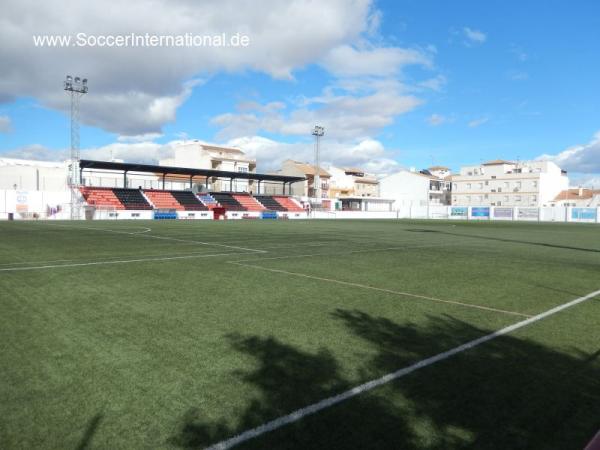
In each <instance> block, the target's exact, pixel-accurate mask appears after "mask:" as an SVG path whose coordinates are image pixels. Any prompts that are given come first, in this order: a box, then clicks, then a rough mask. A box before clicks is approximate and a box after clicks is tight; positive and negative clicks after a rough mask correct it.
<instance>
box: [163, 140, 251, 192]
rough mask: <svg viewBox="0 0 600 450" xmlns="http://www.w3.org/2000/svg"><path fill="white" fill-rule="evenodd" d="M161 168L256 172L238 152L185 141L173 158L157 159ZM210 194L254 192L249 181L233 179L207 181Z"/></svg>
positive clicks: (247, 158) (176, 149) (248, 160)
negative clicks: (212, 192)
mask: <svg viewBox="0 0 600 450" xmlns="http://www.w3.org/2000/svg"><path fill="white" fill-rule="evenodd" d="M159 165H161V166H172V167H188V168H194V169H214V170H224V171H229V172H245V173H255V172H256V160H255V159H252V158H249V157H247V156H246V154H245V153H244V152H243V151H242V150H240V149H239V148H232V147H220V146H216V145H209V144H205V143H202V142H200V141H197V140H194V141H187V142H183V143H181V144H179V145H177V146H176V147H175V151H174V157H173V158H166V159H161V160H160V161H159ZM208 185H209V189H210V190H213V191H229V190H232V191H235V192H249V191H252V190H255V189H254V188H255V186H254V185H253V182H252V181H248V180H240V179H236V180H233V181H230V180H229V179H209V180H208Z"/></svg>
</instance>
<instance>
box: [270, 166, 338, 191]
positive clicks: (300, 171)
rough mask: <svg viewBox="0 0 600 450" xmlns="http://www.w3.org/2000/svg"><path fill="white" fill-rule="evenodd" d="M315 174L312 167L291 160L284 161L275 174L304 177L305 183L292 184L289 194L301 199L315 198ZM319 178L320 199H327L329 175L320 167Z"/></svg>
mask: <svg viewBox="0 0 600 450" xmlns="http://www.w3.org/2000/svg"><path fill="white" fill-rule="evenodd" d="M315 173H316V172H315V166H314V165H312V164H308V163H303V162H298V161H293V160H291V159H287V160H285V161H284V162H283V164H282V166H281V170H280V171H278V172H277V174H280V175H289V176H297V177H306V181H304V182H303V183H294V184H293V185H292V187H291V192H290V193H291V195H295V196H297V197H302V198H303V199H309V198H315V197H316V196H317V189H316V186H315ZM319 177H320V182H321V198H329V188H330V180H331V174H330V173H329V172H328V171H327V170H325V169H324V168H322V167H321V168H320V170H319Z"/></svg>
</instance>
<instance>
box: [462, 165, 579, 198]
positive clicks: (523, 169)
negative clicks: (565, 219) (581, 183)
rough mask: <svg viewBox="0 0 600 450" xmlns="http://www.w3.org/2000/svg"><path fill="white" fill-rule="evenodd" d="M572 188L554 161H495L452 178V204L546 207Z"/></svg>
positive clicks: (469, 169) (469, 167) (474, 167)
mask: <svg viewBox="0 0 600 450" xmlns="http://www.w3.org/2000/svg"><path fill="white" fill-rule="evenodd" d="M568 186H569V179H568V177H567V173H566V172H565V171H563V170H561V169H560V167H558V166H557V165H556V164H554V163H553V162H551V161H529V162H511V161H505V160H494V161H488V162H486V163H483V164H480V165H475V166H466V167H462V168H461V169H460V174H458V175H453V176H452V204H453V205H461V206H468V205H475V206H534V207H535V206H546V205H549V204H550V203H551V202H552V201H553V200H554V199H555V198H556V196H557V195H558V194H559V193H560V192H561V191H563V190H565V189H567V188H568Z"/></svg>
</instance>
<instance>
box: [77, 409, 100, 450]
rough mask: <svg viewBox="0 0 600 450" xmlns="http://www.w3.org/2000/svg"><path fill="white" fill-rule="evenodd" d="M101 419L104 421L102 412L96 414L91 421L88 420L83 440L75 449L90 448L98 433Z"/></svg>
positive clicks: (83, 449) (84, 449)
mask: <svg viewBox="0 0 600 450" xmlns="http://www.w3.org/2000/svg"><path fill="white" fill-rule="evenodd" d="M101 421H102V414H96V415H95V416H94V417H92V418H91V419H90V421H89V422H88V424H87V426H86V428H85V433H83V436H82V437H81V440H80V441H79V443H78V444H77V447H75V450H86V449H87V448H89V446H90V444H91V442H92V439H93V438H94V435H95V434H96V431H97V430H98V427H99V426H100V422H101Z"/></svg>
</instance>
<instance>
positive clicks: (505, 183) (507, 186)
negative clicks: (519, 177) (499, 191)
mask: <svg viewBox="0 0 600 450" xmlns="http://www.w3.org/2000/svg"><path fill="white" fill-rule="evenodd" d="M504 189H510V183H509V182H508V181H505V182H504Z"/></svg>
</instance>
